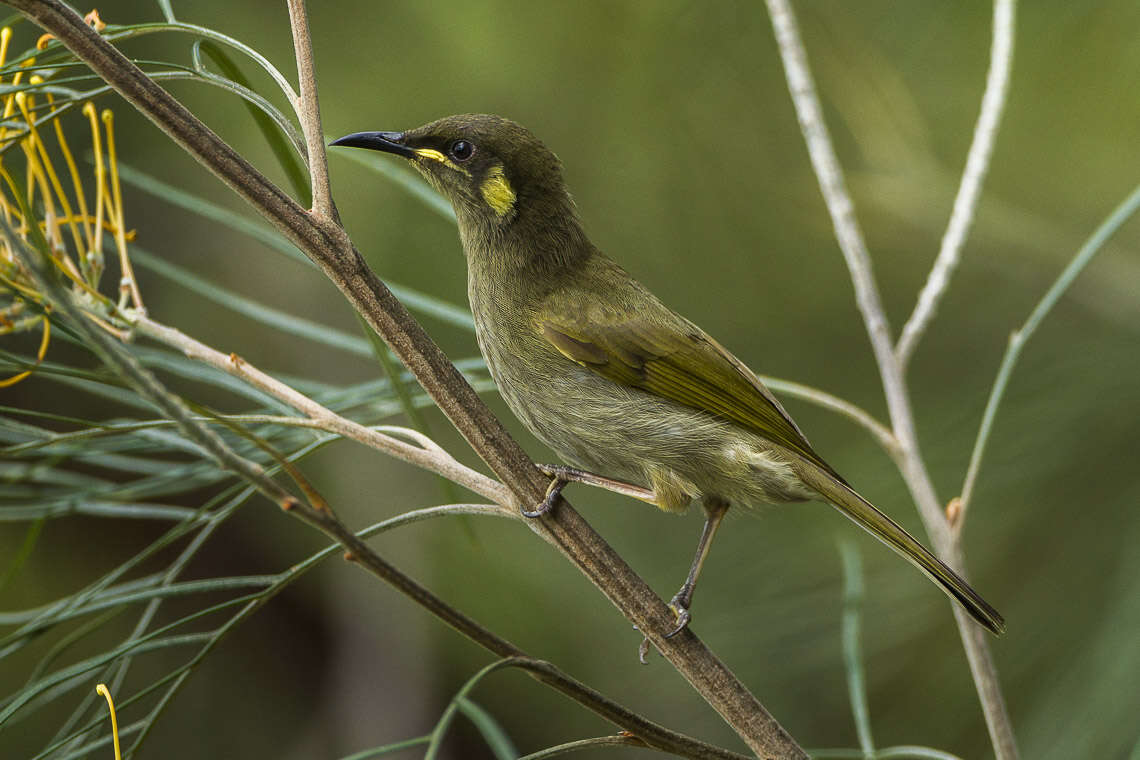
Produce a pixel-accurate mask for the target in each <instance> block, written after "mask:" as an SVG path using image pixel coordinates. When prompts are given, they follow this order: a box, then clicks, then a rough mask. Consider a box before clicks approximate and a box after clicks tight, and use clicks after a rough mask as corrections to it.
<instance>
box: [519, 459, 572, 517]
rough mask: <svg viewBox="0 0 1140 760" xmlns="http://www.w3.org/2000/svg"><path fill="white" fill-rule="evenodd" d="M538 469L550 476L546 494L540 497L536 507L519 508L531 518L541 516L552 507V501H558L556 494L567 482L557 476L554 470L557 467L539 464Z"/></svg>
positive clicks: (559, 492) (524, 514)
mask: <svg viewBox="0 0 1140 760" xmlns="http://www.w3.org/2000/svg"><path fill="white" fill-rule="evenodd" d="M538 469H539V470H541V471H542V472H543V473H545V474H546V475H549V476H551V480H550V485H549V486H547V487H546V496H544V497H542V501H540V502H539V503H538V506H537V507H535V508H534V509H521V510H519V511H520V512H522V516H523V517H529V518H531V519H533V518H535V517H542V516H543V515H545V514H546V513H547V512H549V511H550V510H551V509H553V508H554V502H556V501H558V496H559V494H561V493H562V489H563V488H565V487H566V483H567V481H566V480H565V479H563V478H560V477H559V476H558V474H557V471H556V470H557V468H554V467H544V466H539V468H538ZM551 470H554V472H551Z"/></svg>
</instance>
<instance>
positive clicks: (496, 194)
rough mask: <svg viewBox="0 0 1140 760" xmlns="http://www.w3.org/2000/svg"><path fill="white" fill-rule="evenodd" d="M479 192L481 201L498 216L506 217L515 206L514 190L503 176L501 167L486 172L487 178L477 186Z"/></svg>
mask: <svg viewBox="0 0 1140 760" xmlns="http://www.w3.org/2000/svg"><path fill="white" fill-rule="evenodd" d="M479 192H480V193H482V195H483V200H485V201H487V205H488V206H490V207H491V209H492V210H494V212H495V213H496V214H498V215H499V216H506V215H507V214H508V213H510V211H511V209H512V208H514V206H515V190H514V188H513V187H511V183H510V182H507V177H506V175H505V174H503V167H502V165H501V164H500V165H497V166H492V167H491V169H490V170H489V171H488V172H487V178H486V179H484V180H483V184H481V185H479Z"/></svg>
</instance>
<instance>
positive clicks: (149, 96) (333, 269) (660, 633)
mask: <svg viewBox="0 0 1140 760" xmlns="http://www.w3.org/2000/svg"><path fill="white" fill-rule="evenodd" d="M9 4H10V5H12V6H13V7H15V8H17V9H18V10H20V11H21V12H23V13H24V14H25V15H27V16H28V17H29V18H31V19H32V20H33V21H35V22H36V23H37V24H38V25H39V26H41V27H43V28H44V30H45V31H48V32H51V33H52V34H54V35H55V36H56V38H57V39H59V40H60V41H61V42H62V43H63V44H64V45H65V46H67V48H68V49H69V50H71V51H72V52H73V53H74V54H75V55H76V56H77V57H78V58H79V59H80V60H82V61H84V62H85V63H87V65H89V66H90V67H91V68H92V70H93V71H95V73H96V74H98V75H99V76H100V77H102V78H103V79H104V80H105V81H107V82H108V83H109V84H111V85H112V86H113V87H114V88H115V89H116V91H118V92H119V93H120V94H121V95H122V96H123V97H124V98H126V99H127V101H128V102H130V103H131V104H132V105H134V106H135V107H136V108H137V109H138V110H139V111H140V112H141V113H142V114H143V115H145V116H146V117H147V118H149V119H150V120H151V121H152V122H153V123H154V124H155V125H156V126H158V127H159V128H160V129H161V130H162V131H163V132H165V133H166V134H167V135H168V136H169V137H170V138H171V139H172V140H173V141H174V142H175V143H176V144H178V145H179V146H181V147H182V148H183V149H184V150H185V151H186V152H187V153H189V154H190V155H191V156H193V157H194V158H195V159H197V160H198V161H199V162H200V163H201V164H202V165H203V166H205V167H206V168H207V169H209V170H210V171H212V172H213V173H214V174H215V175H216V176H217V177H218V178H219V179H221V180H222V181H223V182H225V184H226V185H227V186H229V187H230V188H231V189H232V190H234V192H236V193H237V194H238V195H239V196H241V197H242V198H243V199H245V200H246V201H247V202H248V203H249V204H250V205H251V206H252V207H253V208H254V209H255V210H256V211H257V212H258V213H260V214H261V215H262V216H263V217H264V218H265V219H266V220H268V221H269V222H271V223H272V224H273V225H274V227H276V228H277V229H278V230H280V231H281V232H282V234H284V235H285V237H286V238H287V239H288V240H290V241H291V242H293V243H294V244H295V245H297V247H298V248H300V249H301V250H302V251H303V252H304V253H305V255H307V256H308V257H309V258H310V259H312V260H313V262H314V263H316V264H317V265H318V266H319V267H320V268H321V270H322V271H323V272H324V273H325V274H326V275H327V276H328V277H329V279H330V280H332V282H333V283H334V284H336V286H337V287H338V288H339V289H340V290H341V292H342V293H344V295H345V297H346V298H347V299H348V300H349V302H350V303H351V304H352V305H353V307H354V308H355V309H356V310H357V311H358V312H360V313H361V314H362V315H364V317H365V318H366V319H367V320H368V322H369V324H370V325H372V327H373V329H375V330H376V331H377V333H379V334H380V335H381V336H383V338H384V340H385V341H386V342H387V343H388V345H389V346H390V347H391V348H392V350H393V352H394V353H395V354H396V355H397V356H398V357H399V358H400V360H401V361H402V362H403V363H404V366H406V367H407V368H408V369H409V370H410V371H411V372H412V374H413V375H415V376H416V379H417V380H418V381H419V382H420V385H421V386H423V388H424V389H425V390H426V391H427V392H428V394H429V395H431V397H432V398H433V400H435V402H436V404H437V405H438V406H439V408H440V410H441V411H442V412H443V413H444V414H446V415H447V416H448V418H449V419H450V420H451V421H452V424H454V425H455V427H456V429H457V430H459V432H460V433H461V434H462V435H463V436H464V437H465V438H466V439H467V441H468V442H469V443H470V444H471V446H472V448H473V449H474V450H475V451H476V452H477V453H478V454H479V456H481V457H482V458H483V460H484V461H485V462H487V464H488V465H489V466H490V468H491V470H492V471H493V472H494V473H495V475H496V476H498V477H499V479H500V480H501V481H502V482H503V483H504V484H505V485H507V486H508V487H509V488H510V489H511V491H512V495H513V496H514V499H515V506H516V508H517V506H518V505H520V504H538V503H539V502H540V501H541V500H542V499H543V497H544V496H545V493H546V487H547V485H548V479H547V478H546V476H544V475H543V474H542V473H541V472H540V471H539V470H538V469H537V468H536V467H535V464H534V462H533V461H532V460H531V459H530V457H528V456H527V455H526V453H525V452H524V451H523V450H522V448H521V447H520V446H519V444H518V443H517V442H516V441H515V440H514V439H513V438H511V437H510V435H509V434H508V433H507V431H506V430H505V429H504V428H503V426H502V423H500V422H499V421H498V419H497V418H496V417H495V416H494V415H493V414H492V413H491V411H490V410H489V409H488V408H487V406H486V404H484V403H483V401H482V399H480V398H479V395H478V394H477V393H476V392H475V391H474V389H472V388H471V386H470V385H469V384H468V383H467V381H466V380H465V379H464V378H463V376H462V375H461V374H460V373H459V371H458V370H456V368H455V366H454V365H453V364H452V363H451V362H450V361H449V360H448V358H447V356H446V355H445V354H444V353H443V352H442V351H441V350H440V349H439V347H438V346H437V345H436V344H435V342H434V341H432V339H431V338H430V337H429V336H428V335H427V333H426V332H424V330H423V328H422V327H421V326H420V325H419V323H418V322H416V321H415V319H414V318H413V317H412V315H411V314H410V313H409V312H408V310H407V309H406V308H405V307H404V306H403V305H402V304H401V303H400V302H399V301H398V300H396V298H395V297H394V296H393V295H392V293H391V291H389V290H388V288H387V287H386V286H385V285H384V284H383V283H382V282H381V281H380V280H379V278H377V277H376V275H375V273H374V272H372V270H371V269H369V268H368V266H367V264H366V263H365V262H364V260H363V257H362V256H361V255H360V252H359V251H357V250H356V248H355V247H354V246H353V245H352V242H351V241H350V240H349V238H348V235H347V234H346V233H345V231H344V230H343V229H342V228H341V227H340V226H339V225H337V224H334V223H332V222H331V221H329V220H328V219H324V218H322V217H320V216H319V215H316V214H311V213H309V212H307V211H306V210H305V209H303V208H301V207H300V206H299V205H298V204H297V203H296V202H295V201H293V199H291V198H290V197H289V196H288V195H287V194H285V193H284V192H282V191H281V189H280V188H278V187H277V186H275V185H274V184H273V183H272V182H270V181H269V180H268V179H267V178H266V177H265V176H264V175H262V174H261V173H260V172H258V171H257V170H256V169H255V168H254V167H253V166H251V165H250V164H249V162H248V161H246V160H245V159H244V158H243V157H242V156H240V155H239V154H238V153H237V152H236V151H234V150H233V148H231V147H230V146H229V145H227V144H226V143H225V142H224V141H223V140H221V138H219V137H218V136H217V135H216V134H215V133H214V132H213V131H212V130H210V128H209V127H207V126H206V125H205V124H203V123H202V122H201V120H199V119H198V118H197V117H195V116H194V115H193V114H192V113H191V112H190V111H188V110H187V109H186V108H185V107H184V106H182V105H181V104H180V103H179V102H178V101H177V100H175V99H174V98H173V97H172V96H171V95H170V94H169V93H168V92H166V91H165V90H163V89H162V88H161V87H159V86H158V85H157V84H155V83H154V82H153V81H152V80H151V79H150V78H149V77H147V76H146V74H145V73H144V72H142V71H141V70H140V69H139V68H138V67H137V66H135V65H134V64H132V63H131V62H130V61H129V60H127V59H126V58H125V57H124V56H123V55H122V54H121V53H120V52H119V51H118V50H116V49H115V48H114V47H113V46H112V45H111V44H110V43H108V42H107V41H106V40H104V39H103V38H102V37H100V36H99V35H98V34H97V33H96V32H95V31H94V30H92V29H91V28H90V27H88V26H87V25H86V24H84V23H83V19H82V18H80V17H79V16H78V15H77V14H75V12H74V11H72V10H71V9H70V8H68V7H67V6H66V5H64V4H63V3H62V2H60V0H9ZM526 524H527V526H528V527H529V528H530V529H531V530H533V531H534V532H536V533H538V534H539V535H541V536H543V537H545V538H546V539H547V540H549V541H551V542H553V543H554V544H556V545H557V547H558V549H559V550H560V551H561V552H562V553H563V554H564V556H566V557H567V558H568V559H569V560H570V561H571V562H573V563H574V564H575V566H577V568H578V569H579V570H580V571H581V572H582V573H583V574H584V575H585V576H586V577H587V578H589V580H590V582H591V583H593V584H594V585H595V586H596V587H597V588H598V589H599V590H601V591H602V592H603V593H604V594H605V595H606V597H607V598H608V599H609V600H610V601H611V602H612V603H613V604H614V605H615V606H616V607H617V608H618V609H619V610H620V611H621V613H622V614H623V615H624V616H625V617H626V618H627V619H628V620H629V621H630V622H631V623H633V624H634V625H636V626H637V628H638V630H639V631H641V633H642V634H644V635H645V636H647V637H648V638H649V639H650V641H651V642H652V643H653V645H654V646H655V647H656V648H657V649H658V651H660V652H661V653H662V655H664V656H665V658H666V659H667V660H669V662H670V663H672V665H673V666H674V667H675V668H676V669H677V671H678V673H680V674H681V675H682V676H683V677H684V678H685V679H686V680H687V681H689V683H690V684H692V686H693V687H694V688H695V689H696V690H697V691H698V693H700V695H701V696H702V697H703V698H704V699H705V700H706V701H707V702H708V703H709V704H710V705H711V706H712V707H713V708H714V709H715V710H716V711H717V712H718V713H720V715H721V716H722V717H723V718H724V719H725V721H726V722H727V723H728V724H729V725H730V726H731V727H732V728H733V730H734V731H736V733H737V734H738V735H739V736H740V737H741V738H742V739H743V740H744V741H745V743H746V744H747V745H748V746H749V747H750V748H751V749H752V750H753V751H755V752H757V753H758V754H760V755H761V756H763V757H771V758H779V760H784V758H792V759H796V760H798V759H800V758H806V757H807V756H806V754H805V753H804V751H803V750H802V749H801V748H800V747H799V745H798V744H796V742H795V740H794V739H792V737H791V736H790V735H789V734H788V733H787V732H786V731H784V729H783V727H781V726H780V724H779V723H778V722H777V721H776V720H775V718H773V717H772V715H771V714H770V713H768V711H767V710H766V709H765V708H764V706H763V705H762V704H760V702H759V701H758V700H757V699H756V697H755V696H753V695H752V694H751V693H750V692H749V691H748V689H747V688H746V687H745V686H744V684H743V683H741V682H740V680H739V679H738V678H737V677H736V676H735V675H734V674H733V673H732V672H731V671H730V670H729V669H728V668H727V667H725V665H724V663H722V662H721V661H720V660H718V659H717V658H716V657H715V656H714V655H713V654H712V652H710V651H709V650H708V648H707V647H706V646H705V645H704V644H703V643H702V642H701V641H700V639H698V638H697V636H696V634H694V633H693V632H692V631H691V630H690V629H686V630H684V631H682V632H681V633H680V634H677V635H676V636H673V637H672V638H666V634H667V633H669V632H670V631H671V630H672V628H673V625H674V615H673V613H672V611H671V610H670V609H669V607H668V606H666V604H665V603H664V602H662V601H661V599H660V598H659V597H658V596H657V595H656V594H655V593H653V590H652V589H650V588H649V586H648V585H647V584H646V583H645V581H644V580H643V579H642V578H641V577H640V576H638V575H637V574H636V573H634V572H633V570H632V569H631V568H630V567H629V565H628V563H626V562H625V560H624V559H623V558H622V557H621V555H619V554H618V553H617V552H615V551H614V550H613V549H612V548H611V547H610V546H609V544H607V543H606V542H605V540H604V539H602V538H601V536H599V535H598V534H597V532H596V531H594V530H593V529H592V528H591V527H590V526H589V525H588V524H587V523H586V522H585V520H583V519H582V517H581V515H579V514H578V513H577V512H576V511H575V510H574V509H573V508H571V507H570V505H569V504H568V503H567V502H566V500H565V499H564V498H562V499H559V501H558V506H557V507H556V508H555V509H553V510H552V511H551V512H549V513H548V514H547V515H546V516H544V517H543V518H541V519H539V520H530V521H528V522H527V523H526Z"/></svg>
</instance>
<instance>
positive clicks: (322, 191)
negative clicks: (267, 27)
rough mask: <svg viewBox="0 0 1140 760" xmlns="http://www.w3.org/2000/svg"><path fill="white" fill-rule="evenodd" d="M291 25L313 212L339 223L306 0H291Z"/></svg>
mask: <svg viewBox="0 0 1140 760" xmlns="http://www.w3.org/2000/svg"><path fill="white" fill-rule="evenodd" d="M289 25H290V26H291V27H292V29H293V50H294V53H295V55H296V57H297V78H298V79H299V80H300V81H299V85H300V90H301V93H300V95H299V96H298V100H297V102H296V103H294V104H293V107H294V110H296V111H297V113H298V114H299V115H300V117H301V129H302V130H303V131H304V133H305V149H306V151H305V152H306V154H307V156H308V160H309V181H310V183H311V185H312V191H313V213H314V214H316V215H318V216H320V217H323V218H325V219H330V220H332V221H334V222H336V223H338V224H339V223H340V217H339V215H338V214H337V211H336V206H334V205H333V201H332V191H331V189H330V188H329V165H328V159H327V158H326V157H325V139H324V130H322V129H321V109H320V106H319V104H318V103H317V77H316V73H315V68H314V64H313V40H312V36H311V35H310V34H309V16H308V13H306V11H305V0H289Z"/></svg>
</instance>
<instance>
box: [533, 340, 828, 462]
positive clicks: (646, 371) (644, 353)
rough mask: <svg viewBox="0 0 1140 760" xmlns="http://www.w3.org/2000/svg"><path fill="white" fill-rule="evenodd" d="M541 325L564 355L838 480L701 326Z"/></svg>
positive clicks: (748, 374) (759, 386) (764, 390)
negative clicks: (727, 424) (754, 437)
mask: <svg viewBox="0 0 1140 760" xmlns="http://www.w3.org/2000/svg"><path fill="white" fill-rule="evenodd" d="M538 327H539V331H540V332H541V334H542V336H543V337H544V338H545V339H546V340H547V341H548V342H549V343H550V344H551V345H552V346H553V347H554V348H556V349H557V350H558V351H559V352H560V353H562V355H564V356H566V357H567V358H568V359H571V360H572V361H575V362H577V363H578V364H581V365H582V366H583V367H586V368H587V369H589V370H591V371H593V372H596V373H597V374H599V375H601V376H602V377H605V378H608V379H610V380H612V381H614V382H616V383H621V384H622V385H627V386H631V387H634V388H639V389H641V390H643V391H646V392H647V393H653V394H656V395H658V396H661V397H663V398H667V399H670V400H672V401H675V402H677V403H679V404H683V405H685V406H688V407H691V408H693V409H698V410H701V411H704V412H707V413H709V414H713V415H715V416H718V417H721V418H722V419H726V420H729V421H731V422H734V423H736V424H738V425H741V426H742V427H744V428H747V429H748V430H751V431H753V432H754V433H757V434H759V435H761V436H763V437H764V438H766V439H768V440H770V441H772V442H773V443H776V444H779V445H780V446H783V447H785V448H788V449H791V450H792V451H794V452H796V453H797V454H800V455H801V456H804V457H806V458H807V459H808V460H810V461H811V462H813V463H815V464H817V465H819V466H821V467H823V468H824V469H825V470H826V471H827V472H828V473H831V474H833V475H835V477H837V478H838V477H839V476H838V475H837V474H835V472H834V470H832V469H831V467H830V466H829V465H828V464H827V463H826V462H824V461H823V459H821V458H820V457H819V455H818V454H816V453H815V451H814V450H812V448H811V445H810V444H809V443H808V442H807V439H806V438H805V437H804V435H803V433H802V432H800V429H799V428H798V427H797V426H796V424H795V423H794V422H793V421H792V419H791V417H789V416H788V414H787V412H785V411H784V408H783V407H782V406H781V405H780V403H779V401H777V400H776V398H775V397H774V396H773V395H772V393H771V391H769V390H768V389H767V388H766V387H764V384H763V383H761V382H760V380H759V378H757V377H756V375H755V374H753V373H752V371H751V370H749V369H748V368H747V367H746V366H745V365H744V364H743V363H742V362H740V360H739V359H737V358H736V357H735V356H733V355H732V354H730V353H729V352H728V351H727V350H726V349H725V348H724V347H722V346H721V345H720V344H719V343H717V342H716V341H714V340H713V339H712V338H710V337H709V336H707V335H706V334H705V333H704V332H702V331H701V330H700V329H699V328H698V327H696V326H695V325H692V324H688V323H685V324H684V325H681V327H683V328H687V329H680V330H664V331H663V330H661V329H650V326H649V325H647V324H642V323H641V321H640V320H631V321H627V322H623V323H619V324H613V325H602V324H597V323H591V324H586V325H581V324H574V325H573V326H571V325H569V324H565V323H563V321H562V320H558V321H554V320H550V319H547V320H543V321H541V322H540V323H539V325H538ZM663 332H664V333H665V334H664V336H663V335H662V333H663ZM840 480H841V481H842V479H840Z"/></svg>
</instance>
